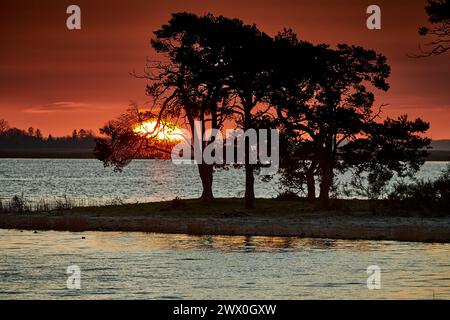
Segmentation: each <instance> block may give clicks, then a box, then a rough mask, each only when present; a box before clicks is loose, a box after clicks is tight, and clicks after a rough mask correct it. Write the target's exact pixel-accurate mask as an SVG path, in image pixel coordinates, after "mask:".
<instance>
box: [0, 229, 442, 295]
mask: <svg viewBox="0 0 450 320" xmlns="http://www.w3.org/2000/svg"><path fill="white" fill-rule="evenodd" d="M82 237H85V239H82ZM0 252H1V256H0V279H1V281H0V299H17V298H20V299H68V298H71V299H72V298H74V299H79V298H80V299H213V298H215V299H249V298H254V299H413V298H421V299H433V298H435V299H450V257H449V252H450V244H425V243H410V242H395V241H347V240H327V239H300V238H278V237H238V236H232V237H231V236H228V237H225V236H201V237H199V236H187V235H168V234H152V233H139V232H136V233H129V232H128V233H126V232H104V233H102V232H84V233H71V232H53V231H48V232H38V233H36V234H35V233H33V232H32V231H23V232H20V231H9V230H0ZM71 265H76V266H78V267H79V268H80V271H81V273H80V275H81V289H80V290H77V289H70V290H69V289H67V286H66V281H67V277H68V275H67V274H66V270H67V267H68V266H71ZM369 265H377V266H379V267H380V269H381V289H379V290H369V289H368V288H367V283H366V282H367V278H368V275H367V272H366V269H367V267H368V266H369Z"/></svg>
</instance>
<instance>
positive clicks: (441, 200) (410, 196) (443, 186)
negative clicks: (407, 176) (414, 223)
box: [389, 165, 450, 213]
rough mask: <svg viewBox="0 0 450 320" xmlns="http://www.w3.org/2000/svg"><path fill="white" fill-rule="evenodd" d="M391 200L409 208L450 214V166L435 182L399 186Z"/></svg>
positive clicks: (390, 196)
mask: <svg viewBox="0 0 450 320" xmlns="http://www.w3.org/2000/svg"><path fill="white" fill-rule="evenodd" d="M389 199H391V200H397V201H401V202H402V203H403V204H405V205H406V207H407V208H415V209H417V208H422V209H430V210H436V211H438V212H444V213H450V165H448V166H447V168H446V169H445V170H444V171H443V172H442V175H441V176H440V177H439V178H438V179H436V180H435V181H424V180H420V181H417V182H415V183H411V184H406V183H399V184H397V185H396V186H394V190H393V191H392V192H391V193H390V195H389Z"/></svg>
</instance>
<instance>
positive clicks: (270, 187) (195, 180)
mask: <svg viewBox="0 0 450 320" xmlns="http://www.w3.org/2000/svg"><path fill="white" fill-rule="evenodd" d="M446 164H447V163H446V162H427V163H426V164H425V165H424V166H423V167H422V169H421V171H420V172H419V173H418V174H417V177H419V178H427V179H434V178H436V177H437V176H438V175H439V174H440V173H441V171H442V170H443V169H444V168H445V166H446ZM244 176H245V175H244V173H243V171H242V170H239V169H233V168H230V169H229V170H220V171H218V172H217V173H216V174H215V175H214V186H213V187H214V192H215V195H216V196H217V197H242V196H243V194H244V186H245V182H244V178H245V177H244ZM338 180H341V181H346V180H348V176H340V177H339V179H338ZM277 181H278V179H277V177H275V178H274V179H273V180H271V181H270V182H263V181H261V180H259V179H257V180H256V183H255V194H256V196H257V197H266V198H270V197H275V196H277V195H278V194H279V192H280V190H279V185H278V184H277ZM21 194H23V195H24V197H25V198H26V199H29V200H31V201H38V200H40V199H45V200H46V201H55V200H57V199H58V198H60V197H62V196H64V195H66V196H68V197H69V198H70V199H72V200H75V202H76V204H80V205H91V204H92V205H95V204H104V203H110V202H111V201H113V202H116V201H119V202H146V201H161V200H171V199H174V198H175V197H179V198H196V197H199V196H200V195H201V182H200V178H199V176H198V172H197V167H196V166H195V165H174V164H173V163H172V162H170V161H161V160H136V161H133V162H132V163H131V164H130V165H129V166H127V167H126V168H125V169H124V171H123V172H121V173H118V172H113V170H111V169H110V168H106V169H105V168H103V165H102V163H101V162H100V161H98V160H94V159H0V200H2V199H3V200H10V199H11V198H12V197H13V196H15V195H21Z"/></svg>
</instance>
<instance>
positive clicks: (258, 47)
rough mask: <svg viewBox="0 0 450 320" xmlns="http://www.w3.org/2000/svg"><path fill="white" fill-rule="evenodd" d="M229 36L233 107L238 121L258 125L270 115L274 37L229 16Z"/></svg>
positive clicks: (249, 179) (248, 184) (248, 187)
mask: <svg viewBox="0 0 450 320" xmlns="http://www.w3.org/2000/svg"><path fill="white" fill-rule="evenodd" d="M224 31H225V32H224V40H226V44H225V48H226V50H225V51H224V53H225V54H224V61H225V63H226V64H227V65H228V66H229V74H228V77H227V79H226V83H227V85H228V86H229V88H230V90H231V93H232V94H233V95H234V96H235V97H236V99H237V100H236V101H237V104H236V105H234V107H233V114H234V118H235V119H236V124H237V125H238V126H239V127H240V128H242V129H243V130H244V132H246V131H248V130H251V129H258V128H260V127H261V125H262V124H263V123H264V122H265V118H266V117H268V116H269V115H270V112H269V110H270V104H268V95H269V90H270V83H271V81H272V80H271V77H272V72H273V64H274V62H275V61H276V59H278V58H279V57H276V56H275V55H274V48H273V39H271V38H270V37H269V36H268V35H266V34H265V33H263V32H261V31H259V30H258V29H257V28H256V26H255V25H245V24H243V23H242V21H239V20H230V21H229V25H228V28H227V29H226V30H224ZM252 147H253V148H257V146H251V145H250V141H249V140H248V139H246V141H245V163H244V165H245V207H246V208H253V207H254V199H255V191H254V183H255V178H254V174H255V168H256V164H254V163H251V161H250V148H252Z"/></svg>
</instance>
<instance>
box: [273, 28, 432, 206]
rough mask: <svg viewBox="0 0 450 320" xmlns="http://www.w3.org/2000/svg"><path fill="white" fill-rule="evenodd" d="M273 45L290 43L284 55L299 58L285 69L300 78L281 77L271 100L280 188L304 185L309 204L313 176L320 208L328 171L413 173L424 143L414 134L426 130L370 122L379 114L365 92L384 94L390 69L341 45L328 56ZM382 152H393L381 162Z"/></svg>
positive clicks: (367, 53)
mask: <svg viewBox="0 0 450 320" xmlns="http://www.w3.org/2000/svg"><path fill="white" fill-rule="evenodd" d="M278 41H280V42H284V44H285V45H286V43H288V44H289V43H290V44H291V46H292V47H293V48H292V49H291V50H297V51H298V56H299V57H301V61H300V62H299V63H297V64H295V65H293V66H291V70H292V71H291V72H295V73H297V74H299V75H301V76H292V74H290V72H289V71H288V72H287V73H286V74H285V77H283V74H281V77H280V79H281V81H280V82H279V84H278V85H277V87H275V89H274V90H273V93H272V96H271V99H272V102H273V103H274V104H275V106H276V108H277V114H278V120H279V121H280V123H281V128H282V129H281V130H282V133H283V134H282V136H283V139H282V143H283V147H282V148H281V149H282V150H284V152H283V155H282V158H284V159H282V167H283V175H284V180H283V181H284V182H285V183H286V184H287V186H291V187H292V186H293V185H298V186H303V185H304V184H306V185H307V192H308V198H309V199H314V198H315V197H316V195H315V176H318V177H319V178H320V195H319V198H320V199H321V200H322V201H323V202H327V201H328V199H329V197H330V190H331V188H332V186H333V183H334V175H335V171H336V169H342V170H344V169H348V168H349V167H358V168H359V172H360V171H362V170H363V169H364V170H368V169H369V168H372V169H373V170H372V171H371V172H372V175H371V177H374V174H375V173H376V172H377V170H375V169H378V173H380V172H382V171H381V169H385V170H388V169H389V170H395V171H397V172H399V173H403V171H404V170H403V169H404V167H403V166H402V165H401V163H402V161H405V162H406V163H407V164H408V165H409V168H410V169H418V167H419V165H420V163H421V161H423V159H421V156H423V155H424V154H423V151H422V148H424V147H426V146H427V145H428V144H429V140H428V139H426V138H421V137H420V136H419V135H417V134H419V133H423V132H425V131H426V130H427V129H428V124H426V123H424V122H423V121H421V120H420V119H418V120H416V121H414V122H409V121H407V118H406V117H405V118H403V117H401V118H399V119H398V120H391V119H388V120H386V121H384V122H382V123H381V124H380V123H378V122H377V121H376V120H377V119H378V118H379V115H380V110H378V111H377V110H374V108H373V105H374V101H375V98H374V94H373V93H372V92H371V91H370V88H377V89H380V90H383V91H386V90H388V88H389V85H388V84H387V82H386V79H387V78H388V76H389V73H390V68H389V66H388V65H387V63H386V58H385V57H384V56H382V55H379V54H377V53H376V52H375V51H373V50H366V49H364V48H362V47H358V46H348V45H344V44H341V45H338V47H337V48H336V49H331V48H329V47H327V46H324V45H320V46H315V47H312V46H311V45H310V44H308V43H304V42H299V41H297V40H296V38H295V36H293V35H292V34H280V35H279V36H278ZM300 71H301V72H300ZM280 84H281V85H280ZM387 139H390V140H387ZM394 142H395V143H394ZM369 146H372V149H371V152H369V151H368V150H369V149H368V150H367V152H366V153H364V154H365V156H366V157H361V156H360V154H361V153H363V152H362V150H363V147H367V148H369ZM394 147H395V148H394ZM358 148H360V149H358ZM386 150H391V151H393V150H395V151H396V152H395V153H394V152H392V153H391V155H392V157H391V158H389V157H387V155H386V152H387V151H386ZM344 151H345V152H344ZM425 153H426V152H425ZM375 164H378V165H377V166H375Z"/></svg>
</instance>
